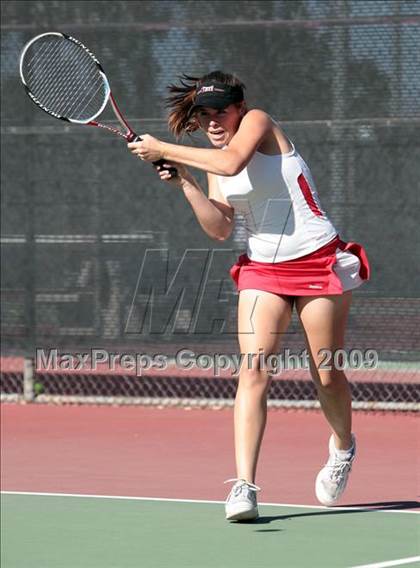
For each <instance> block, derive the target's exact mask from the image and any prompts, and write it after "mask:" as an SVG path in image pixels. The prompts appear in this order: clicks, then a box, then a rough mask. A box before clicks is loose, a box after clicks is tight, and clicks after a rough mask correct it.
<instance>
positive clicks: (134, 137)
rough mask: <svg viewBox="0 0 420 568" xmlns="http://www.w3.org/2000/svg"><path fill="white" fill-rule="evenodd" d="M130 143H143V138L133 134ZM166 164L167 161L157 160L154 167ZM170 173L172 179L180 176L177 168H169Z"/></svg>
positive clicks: (129, 139)
mask: <svg viewBox="0 0 420 568" xmlns="http://www.w3.org/2000/svg"><path fill="white" fill-rule="evenodd" d="M127 139H128V141H129V142H141V136H138V135H137V134H134V133H133V134H132V137H131V136H130V137H129V138H127ZM164 163H165V160H157V161H156V162H153V165H154V166H163V164H164ZM168 172H169V173H170V174H171V178H174V177H176V176H177V175H178V170H177V169H176V168H168Z"/></svg>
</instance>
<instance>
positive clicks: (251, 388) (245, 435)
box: [226, 290, 293, 520]
mask: <svg viewBox="0 0 420 568" xmlns="http://www.w3.org/2000/svg"><path fill="white" fill-rule="evenodd" d="M292 307H293V299H292V298H287V297H283V296H278V295H276V294H271V293H269V292H262V291H260V290H243V291H241V292H240V294H239V306H238V338H239V345H240V350H241V354H242V355H243V356H244V359H243V364H242V366H241V370H240V374H239V382H238V389H237V392H236V398H235V410H234V423H235V457H236V470H237V482H236V484H235V485H234V486H233V488H232V490H231V492H230V494H229V496H228V499H227V501H226V518H227V519H229V520H246V519H254V518H256V517H257V516H258V508H257V500H256V495H255V491H256V490H257V489H258V488H257V487H256V486H255V485H254V481H255V474H256V468H257V461H258V455H259V451H260V446H261V441H262V437H263V434H264V428H265V424H266V419H267V390H268V387H269V383H270V376H269V373H268V372H267V368H264V366H265V365H261V361H262V360H263V361H264V359H265V358H266V357H267V356H268V355H270V354H273V353H276V352H278V349H279V346H280V343H281V336H282V334H283V333H284V332H285V331H286V329H287V327H288V325H289V322H290V319H291V314H292Z"/></svg>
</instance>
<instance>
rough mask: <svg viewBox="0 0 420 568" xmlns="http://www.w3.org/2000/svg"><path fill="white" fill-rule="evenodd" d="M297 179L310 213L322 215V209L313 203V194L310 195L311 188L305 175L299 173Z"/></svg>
mask: <svg viewBox="0 0 420 568" xmlns="http://www.w3.org/2000/svg"><path fill="white" fill-rule="evenodd" d="M297 181H298V184H299V187H300V189H301V190H302V193H303V197H304V198H305V201H306V203H307V204H308V206H309V208H310V210H311V211H312V213H314V214H315V215H317V216H318V217H322V211H321V210H320V208H319V207H318V205H317V204H316V203H315V199H314V196H313V195H312V190H311V188H310V186H309V183H308V182H307V180H306V178H305V176H304V175H303V174H300V176H299V177H298V180H297Z"/></svg>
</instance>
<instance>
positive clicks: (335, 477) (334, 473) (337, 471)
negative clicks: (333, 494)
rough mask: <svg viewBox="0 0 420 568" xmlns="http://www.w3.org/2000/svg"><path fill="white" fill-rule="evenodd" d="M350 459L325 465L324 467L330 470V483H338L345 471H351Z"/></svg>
mask: <svg viewBox="0 0 420 568" xmlns="http://www.w3.org/2000/svg"><path fill="white" fill-rule="evenodd" d="M352 461H353V460H352V459H349V460H338V459H336V460H335V461H334V463H326V464H325V466H326V467H328V468H329V470H330V478H331V480H332V481H339V480H340V478H341V477H342V475H343V474H344V473H346V471H350V470H351V465H352Z"/></svg>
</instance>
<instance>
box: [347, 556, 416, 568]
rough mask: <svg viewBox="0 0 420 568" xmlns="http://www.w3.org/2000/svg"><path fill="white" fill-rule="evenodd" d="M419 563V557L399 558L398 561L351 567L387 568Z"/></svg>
mask: <svg viewBox="0 0 420 568" xmlns="http://www.w3.org/2000/svg"><path fill="white" fill-rule="evenodd" d="M419 561H420V556H411V557H410V558H400V559H399V560H388V561H386V562H376V563H375V564H363V565H359V566H353V567H352V568H388V567H389V566H402V565H403V564H413V562H419Z"/></svg>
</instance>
